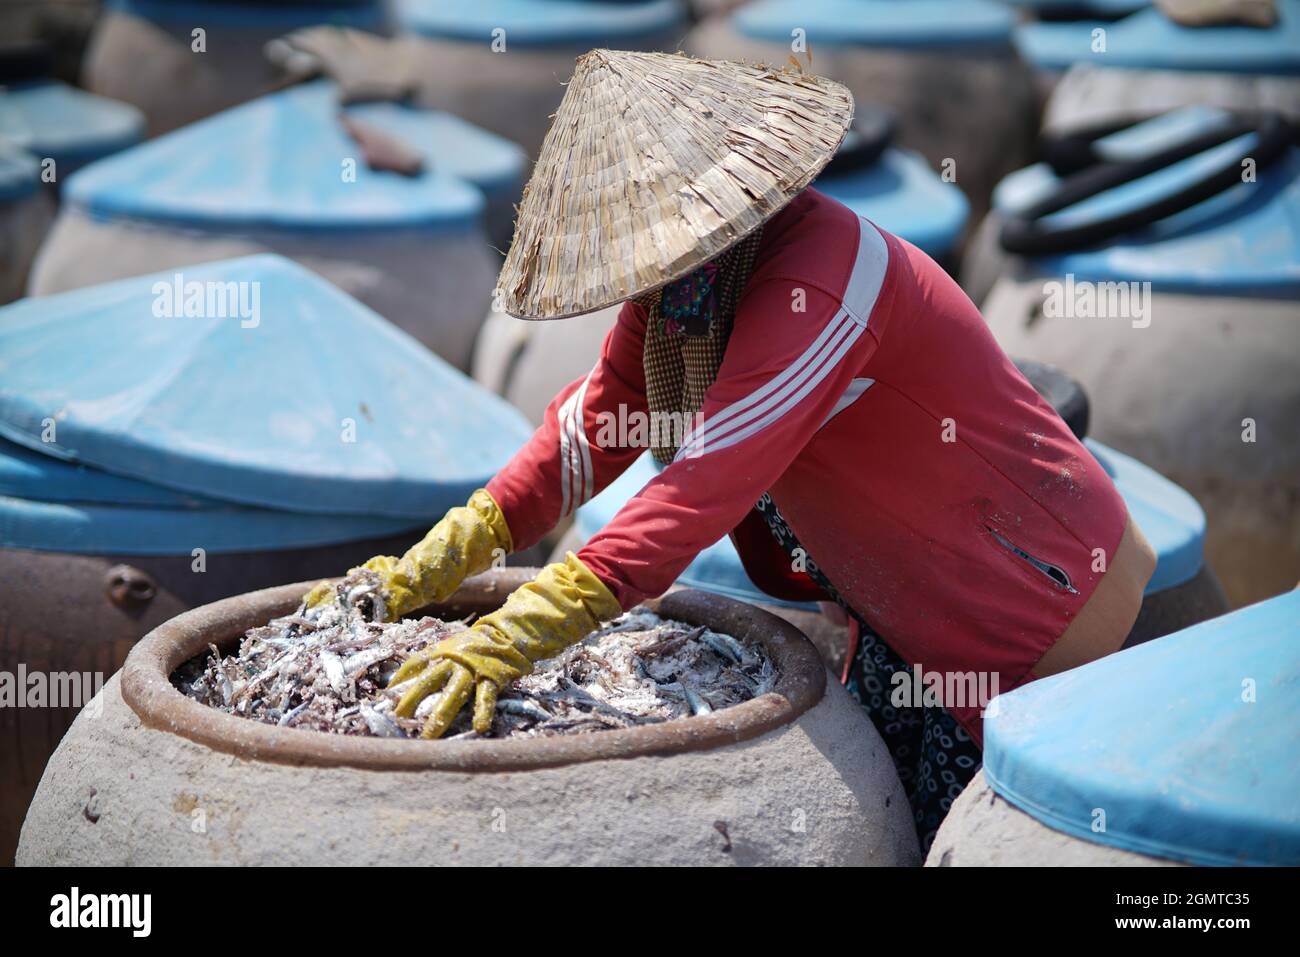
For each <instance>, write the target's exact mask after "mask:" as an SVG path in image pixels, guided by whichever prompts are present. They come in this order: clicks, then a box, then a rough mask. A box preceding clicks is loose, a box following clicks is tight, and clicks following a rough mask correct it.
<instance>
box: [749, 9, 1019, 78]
mask: <svg viewBox="0 0 1300 957" xmlns="http://www.w3.org/2000/svg"><path fill="white" fill-rule="evenodd" d="M732 23H733V24H734V25H735V27H736V29H737V30H739V31H740V32H741V33H742V34H744V35H745V36H747V37H751V38H753V39H755V40H766V41H768V42H771V43H779V44H781V45H782V46H789V44H790V41H791V38H792V35H793V34H792V31H794V30H803V31H804V36H805V37H806V39H807V41H808V45H809V46H810V47H811V48H812V51H813V56H814V64H815V62H816V60H815V57H816V53H817V48H818V47H822V46H827V47H831V46H876V47H908V48H926V47H954V46H968V45H981V44H1005V43H1007V42H1009V41H1010V39H1011V31H1012V28H1013V27H1014V25H1015V14H1013V13H1012V12H1011V11H1010V10H1009V9H1007V8H1006V7H1005V6H1003V5H1002V4H1000V3H992V2H989V0H755V2H753V3H750V4H748V5H746V6H743V7H741V8H740V9H739V10H737V11H736V12H735V13H734V14H732Z"/></svg>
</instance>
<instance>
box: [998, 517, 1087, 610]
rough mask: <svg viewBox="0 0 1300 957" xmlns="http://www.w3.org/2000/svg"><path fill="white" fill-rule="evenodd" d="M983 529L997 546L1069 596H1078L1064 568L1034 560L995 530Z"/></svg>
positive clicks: (1037, 559) (1077, 591)
mask: <svg viewBox="0 0 1300 957" xmlns="http://www.w3.org/2000/svg"><path fill="white" fill-rule="evenodd" d="M984 527H985V528H986V529H988V532H989V534H990V535H992V536H993V537H994V539H996V540H997V543H998V544H999V545H1001V546H1002V547H1003V548H1005V549H1007V551H1009V552H1011V553H1012V554H1014V555H1016V556H1018V557H1019V558H1023V559H1024V560H1025V561H1026V562H1028V563H1029V565H1030V566H1031V567H1033V568H1035V569H1037V570H1038V571H1040V572H1042V573H1043V575H1045V576H1046V577H1047V579H1048V580H1049V581H1050V582H1051V583H1052V584H1053V585H1055V586H1056V587H1057V588H1059V589H1060V590H1061V591H1065V592H1069V593H1070V594H1071V595H1077V594H1079V590H1078V589H1077V588H1075V587H1074V586H1073V585H1072V584H1070V576H1069V575H1067V574H1066V573H1065V569H1064V568H1061V567H1060V566H1059V565H1053V564H1051V563H1050V562H1045V561H1043V560H1042V559H1041V558H1035V557H1034V556H1033V555H1030V554H1029V553H1028V552H1027V551H1025V550H1024V549H1023V548H1020V547H1019V546H1017V545H1015V544H1014V543H1012V542H1011V541H1009V540H1008V539H1006V538H1004V537H1003V536H1002V535H1000V534H998V532H997V530H996V529H995V528H993V527H992V526H991V525H985V526H984Z"/></svg>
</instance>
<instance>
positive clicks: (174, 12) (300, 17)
mask: <svg viewBox="0 0 1300 957" xmlns="http://www.w3.org/2000/svg"><path fill="white" fill-rule="evenodd" d="M104 6H106V7H109V8H110V9H114V10H122V11H125V12H127V13H130V14H132V15H133V16H137V17H142V18H143V19H146V20H153V21H154V22H162V23H182V24H185V25H187V26H188V25H190V24H196V23H199V24H211V25H214V26H225V27H231V26H234V27H248V28H251V29H262V30H268V29H270V30H274V29H281V30H293V29H295V28H297V27H305V26H311V25H313V24H321V23H324V24H330V25H332V26H337V27H354V28H356V29H358V30H375V31H378V30H382V29H383V28H384V26H385V23H386V16H385V12H384V0H233V2H232V0H104Z"/></svg>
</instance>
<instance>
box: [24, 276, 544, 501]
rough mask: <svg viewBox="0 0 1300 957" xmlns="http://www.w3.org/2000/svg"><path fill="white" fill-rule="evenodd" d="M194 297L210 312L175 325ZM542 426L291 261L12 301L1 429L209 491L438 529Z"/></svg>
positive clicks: (53, 450)
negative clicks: (183, 301) (534, 426)
mask: <svg viewBox="0 0 1300 957" xmlns="http://www.w3.org/2000/svg"><path fill="white" fill-rule="evenodd" d="M177 275H180V276H181V280H180V285H179V286H178V284H177V282H176V279H175V277H176V276H177ZM228 283H229V284H231V285H229V286H227V285H226V284H228ZM178 289H179V293H178ZM195 291H198V292H201V293H202V294H203V296H205V297H208V298H210V300H211V305H210V306H206V305H205V307H204V308H205V311H208V312H209V316H210V317H208V318H186V317H184V316H181V317H180V318H161V317H160V316H165V315H167V314H168V313H170V314H171V315H176V314H177V313H180V312H183V306H182V307H181V309H177V308H176V307H177V299H178V298H182V297H185V296H190V295H191V294H192V293H193V292H195ZM231 294H237V295H238V296H239V302H238V304H237V305H225V304H226V303H228V302H229V301H230V300H229V299H228V298H227V297H228V296H230V295H231ZM191 302H197V299H195V300H191ZM221 305H225V308H224V310H222V309H220V308H219V306H221ZM430 308H431V309H434V310H436V309H437V304H436V303H434V304H431V306H430ZM222 312H224V313H226V314H228V315H231V318H220V317H219V316H220V315H221V313H222ZM155 313H157V315H156V314H155ZM214 313H215V314H216V315H213V314H214ZM46 419H53V420H54V422H55V436H54V438H55V439H56V441H55V442H54V443H50V444H46V443H42V442H41V437H42V432H43V430H44V420H46ZM531 432H532V430H531V429H530V428H529V426H528V424H527V422H526V421H525V420H524V417H523V416H522V415H521V414H520V413H519V412H518V411H516V410H515V409H513V408H512V407H511V406H509V405H508V404H507V403H506V402H505V401H504V400H503V399H501V398H499V397H498V396H496V395H494V394H492V393H491V392H489V391H487V390H486V389H483V388H482V387H480V386H478V385H477V384H475V383H474V382H473V381H471V380H470V379H468V378H466V377H465V376H464V375H462V374H461V373H460V372H458V371H456V370H455V369H453V368H452V367H451V366H449V365H447V364H446V363H445V362H443V361H442V360H441V359H439V358H437V357H436V356H434V355H433V354H432V353H430V352H429V351H428V350H426V349H425V348H424V347H423V346H421V345H420V344H419V343H417V342H416V341H415V340H414V339H412V338H411V337H410V336H408V335H406V333H404V332H402V331H400V330H399V329H397V328H396V327H395V326H393V325H392V324H391V323H389V322H387V321H386V320H384V319H382V318H381V317H379V316H378V315H376V314H375V313H374V312H372V311H371V310H369V309H368V308H366V307H365V306H363V305H361V304H360V303H358V302H356V301H355V300H354V299H351V298H349V297H348V296H347V295H345V294H344V293H342V292H340V291H339V290H337V289H335V288H334V287H333V286H331V285H330V284H329V283H327V282H325V281H324V280H323V279H321V278H320V277H318V276H316V275H315V274H314V273H311V272H309V271H308V270H306V269H304V268H303V267H301V266H299V265H297V264H295V263H293V262H290V261H289V260H286V259H282V258H280V257H278V256H271V255H263V256H250V257H247V258H243V259H232V260H226V261H222V262H216V263H207V264H205V265H198V266H191V267H186V268H185V269H183V270H176V271H172V272H166V273H155V274H153V275H150V276H140V277H134V278H131V279H123V280H120V281H117V282H112V283H107V284H105V285H101V286H92V287H89V288H86V289H78V290H74V291H72V292H67V293H61V294H59V295H54V296H45V297H41V298H37V299H25V300H23V301H21V302H17V303H14V304H12V305H9V306H5V307H3V308H0V435H4V436H5V437H7V438H9V439H11V440H12V441H15V442H18V443H20V444H23V445H26V446H28V447H30V448H33V449H36V450H37V451H41V452H44V453H46V454H51V455H57V456H61V457H64V458H67V459H72V460H76V461H79V462H83V463H86V464H89V465H94V466H97V467H99V468H102V469H105V470H107V471H110V472H114V473H116V474H119V475H125V476H129V477H133V478H139V479H143V480H144V481H148V482H155V483H157V484H160V485H165V486H167V487H169V488H174V489H180V490H182V491H186V492H191V493H195V494H198V495H205V496H210V497H212V498H217V499H222V500H225V501H232V502H240V503H245V504H251V505H259V506H266V507H270V508H283V509H287V510H289V511H303V512H325V513H342V514H368V515H387V516H393V517H400V518H408V519H421V520H429V519H431V518H437V517H440V516H441V515H442V514H443V512H445V511H446V510H447V509H448V508H450V507H452V506H454V505H460V504H463V503H464V501H465V500H466V498H467V497H468V496H469V494H470V493H471V492H472V491H473V490H474V489H475V488H478V487H479V486H481V485H482V484H483V483H484V482H486V481H487V480H488V479H489V478H490V477H491V476H492V475H494V474H495V473H496V472H497V471H498V470H499V469H500V468H501V467H502V466H503V465H505V463H506V462H507V461H508V460H509V458H510V457H511V455H512V454H513V453H514V452H515V451H516V450H517V449H518V448H519V447H520V446H521V445H522V444H523V443H524V442H525V441H526V440H527V439H528V437H529V435H530V434H531ZM348 439H355V441H348Z"/></svg>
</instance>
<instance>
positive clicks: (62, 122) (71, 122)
mask: <svg viewBox="0 0 1300 957" xmlns="http://www.w3.org/2000/svg"><path fill="white" fill-rule="evenodd" d="M143 136H144V114H142V113H141V112H140V111H139V110H137V109H136V108H135V107H134V106H128V105H127V104H125V103H119V102H118V101H116V100H110V99H106V98H105V97H102V96H95V95H94V94H92V93H87V92H85V91H84V90H78V89H75V88H74V87H71V86H68V85H67V84H66V83H60V82H59V81H58V80H38V81H34V82H30V83H18V84H15V85H13V86H10V87H7V88H6V89H5V92H4V94H3V95H0V140H5V141H7V142H8V143H10V144H12V145H13V146H17V147H18V148H20V149H23V150H26V151H27V152H28V153H31V154H32V155H33V156H36V157H38V158H40V159H45V158H47V157H48V158H50V159H53V160H54V162H55V166H56V171H57V172H58V173H59V174H60V175H62V174H63V173H67V172H71V171H72V169H74V168H75V167H77V166H80V165H82V164H84V163H88V162H91V161H92V160H97V159H99V158H100V157H102V156H108V155H109V154H110V153H116V152H118V151H119V150H123V149H126V148H127V147H128V146H131V145H133V144H135V143H138V142H140V139H141V138H142V137H143Z"/></svg>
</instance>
